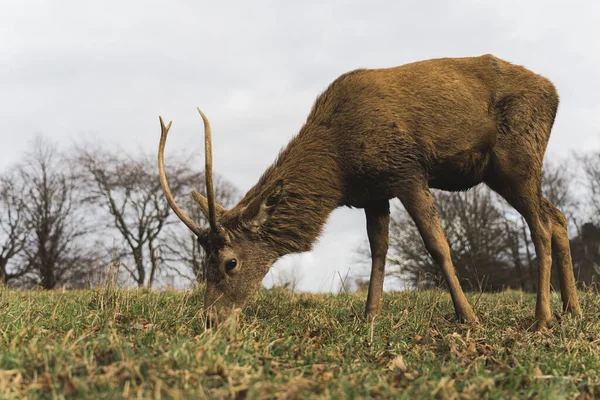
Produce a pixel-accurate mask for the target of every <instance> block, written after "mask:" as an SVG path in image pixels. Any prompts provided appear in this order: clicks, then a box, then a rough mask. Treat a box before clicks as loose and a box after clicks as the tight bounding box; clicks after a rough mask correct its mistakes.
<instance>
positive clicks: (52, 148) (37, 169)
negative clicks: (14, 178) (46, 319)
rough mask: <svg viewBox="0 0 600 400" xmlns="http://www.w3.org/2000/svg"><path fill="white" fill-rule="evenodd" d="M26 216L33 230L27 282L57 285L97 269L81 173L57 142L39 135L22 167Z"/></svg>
mask: <svg viewBox="0 0 600 400" xmlns="http://www.w3.org/2000/svg"><path fill="white" fill-rule="evenodd" d="M19 178H20V179H21V181H22V183H23V186H24V190H23V193H22V196H23V197H22V201H23V203H22V205H23V211H22V212H23V216H24V219H25V221H26V226H27V227H28V229H30V235H29V237H28V240H27V244H26V246H25V248H24V252H25V256H26V262H27V264H28V265H27V268H28V269H29V270H30V273H29V274H26V275H24V277H23V278H24V282H25V283H28V284H38V285H40V286H41V287H42V288H44V289H53V288H55V287H56V286H57V285H59V284H63V285H71V286H73V285H74V286H80V285H83V284H85V282H86V281H87V279H88V277H89V276H90V272H91V270H92V269H93V268H95V265H96V263H95V260H96V257H95V252H94V251H93V250H92V249H91V248H90V246H89V243H86V241H87V240H86V239H88V240H89V238H86V235H87V234H88V233H89V229H88V225H87V223H86V220H87V216H88V213H87V212H86V210H85V209H84V207H83V203H82V202H81V198H80V192H79V191H78V186H77V180H76V177H75V176H74V175H73V174H72V173H71V171H70V168H69V166H68V159H67V158H66V157H65V155H64V154H62V153H61V152H60V151H59V150H58V148H57V147H56V145H54V144H52V143H50V142H47V141H44V140H43V139H41V138H37V139H36V140H35V142H34V144H33V146H32V150H31V152H30V153H29V154H28V155H27V157H26V160H25V162H24V163H23V164H22V165H21V166H20V167H19Z"/></svg>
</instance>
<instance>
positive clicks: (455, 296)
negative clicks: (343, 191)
mask: <svg viewBox="0 0 600 400" xmlns="http://www.w3.org/2000/svg"><path fill="white" fill-rule="evenodd" d="M399 198H400V201H402V204H403V205H404V208H405V209H406V211H407V212H408V213H409V214H410V216H411V217H412V219H413V220H414V221H415V224H416V225H417V228H418V229H419V232H420V233H421V237H422V238H423V241H424V243H425V247H426V248H427V251H428V252H429V254H431V256H432V258H433V259H434V261H435V262H436V263H437V264H438V265H439V266H440V268H441V270H442V273H443V275H444V279H445V280H446V283H447V284H448V289H449V290H450V295H451V297H452V302H453V303H454V310H455V311H456V316H457V317H458V319H459V321H461V322H467V323H476V322H477V317H476V316H475V313H474V312H473V309H472V308H471V306H470V305H469V302H468V301H467V298H466V297H465V294H464V292H463V290H462V288H461V286H460V283H459V282H458V277H457V276H456V271H455V270H454V264H452V259H451V257H450V246H448V241H447V239H446V236H445V235H444V231H443V230H442V225H441V224H440V220H439V217H438V214H437V210H436V209H435V204H434V199H433V196H432V194H431V192H430V191H429V188H428V187H427V186H426V185H422V186H421V185H418V186H417V187H407V188H406V189H405V190H404V191H403V193H402V194H401V195H400V196H399Z"/></svg>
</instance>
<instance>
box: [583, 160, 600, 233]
mask: <svg viewBox="0 0 600 400" xmlns="http://www.w3.org/2000/svg"><path fill="white" fill-rule="evenodd" d="M579 163H580V165H581V167H582V168H583V171H584V181H585V185H586V186H587V189H588V191H589V200H588V202H587V204H586V205H587V206H588V207H590V209H591V213H592V214H593V215H592V220H593V222H595V223H598V222H600V218H599V217H600V152H596V153H592V154H587V155H584V156H581V157H579Z"/></svg>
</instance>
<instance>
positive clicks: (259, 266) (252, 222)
mask: <svg viewBox="0 0 600 400" xmlns="http://www.w3.org/2000/svg"><path fill="white" fill-rule="evenodd" d="M198 112H199V113H200V116H201V117H202V120H203V121H204V145H205V153H206V158H205V159H206V164H205V169H206V171H205V178H206V195H207V196H206V197H204V196H203V195H202V194H200V193H199V192H197V191H192V196H193V198H194V200H195V201H196V202H197V203H198V205H199V206H200V208H201V210H202V211H203V213H204V215H205V216H206V218H207V219H208V222H209V227H208V228H202V227H200V226H199V225H197V224H196V223H195V222H194V221H192V219H191V218H190V217H188V216H187V215H186V214H185V213H184V212H183V210H182V209H181V208H180V207H179V206H178V205H177V203H176V202H175V199H174V198H173V196H172V194H171V190H170V189H169V184H168V183H167V177H166V174H165V168H164V149H165V143H166V140H167V134H168V133H169V129H170V127H171V122H169V124H168V125H165V124H164V122H163V120H162V117H159V119H160V124H161V138H160V144H159V148H158V170H159V176H160V183H161V186H162V189H163V192H164V195H165V197H166V199H167V202H168V203H169V206H170V207H171V209H172V210H173V211H174V212H175V214H176V215H177V216H178V217H179V219H181V221H183V223H184V224H185V225H187V227H188V228H189V229H190V230H191V231H192V232H193V233H194V234H195V235H196V237H197V240H198V242H199V244H200V245H201V246H202V247H203V248H204V250H205V253H206V257H207V276H206V283H207V287H206V295H205V301H204V307H205V311H206V312H207V326H212V325H214V323H215V322H216V321H217V320H219V319H220V320H222V319H223V318H225V317H227V316H228V315H229V314H230V312H231V310H232V309H233V308H236V307H241V306H243V305H244V304H245V303H246V302H247V300H248V299H249V298H250V297H251V296H252V295H253V294H254V293H255V292H256V291H257V290H258V288H259V287H260V285H261V282H262V280H263V278H264V277H265V275H266V274H267V272H268V271H269V268H270V267H271V265H272V264H273V263H274V262H275V260H276V259H277V258H278V257H279V256H281V254H279V252H278V251H277V249H276V248H275V246H273V245H272V244H271V243H269V241H268V240H265V239H264V235H262V227H263V225H264V224H265V223H266V222H267V221H268V220H269V219H270V217H271V215H272V214H273V212H274V211H275V210H276V208H277V205H278V204H279V202H280V200H281V198H282V195H283V182H282V181H281V180H279V181H277V182H276V183H275V184H273V185H270V186H268V187H267V188H265V190H263V191H262V192H261V193H259V194H258V195H257V196H254V197H253V198H252V199H251V200H249V201H247V202H245V203H240V204H238V205H237V206H236V207H234V208H233V209H231V210H226V209H225V208H223V207H221V206H220V205H218V204H216V203H215V195H214V190H213V182H212V146H211V130H210V124H209V122H208V119H207V118H206V116H205V115H204V113H203V112H202V111H200V109H198Z"/></svg>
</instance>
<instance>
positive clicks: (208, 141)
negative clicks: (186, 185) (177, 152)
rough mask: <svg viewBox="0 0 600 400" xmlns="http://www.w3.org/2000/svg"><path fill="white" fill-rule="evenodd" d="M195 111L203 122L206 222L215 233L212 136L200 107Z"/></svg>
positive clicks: (216, 228) (216, 229)
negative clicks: (206, 203)
mask: <svg viewBox="0 0 600 400" xmlns="http://www.w3.org/2000/svg"><path fill="white" fill-rule="evenodd" d="M197 109H198V112H199V113H200V116H201V117H202V121H203V122H204V152H205V153H206V155H205V159H206V163H205V171H204V177H205V179H206V198H207V200H208V222H209V224H210V228H211V229H212V230H213V232H217V231H218V227H217V215H216V212H215V192H214V189H213V181H212V136H211V132H210V123H209V122H208V118H206V115H204V113H203V112H202V110H200V107H197Z"/></svg>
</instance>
